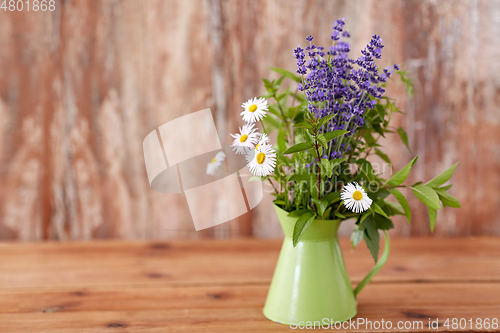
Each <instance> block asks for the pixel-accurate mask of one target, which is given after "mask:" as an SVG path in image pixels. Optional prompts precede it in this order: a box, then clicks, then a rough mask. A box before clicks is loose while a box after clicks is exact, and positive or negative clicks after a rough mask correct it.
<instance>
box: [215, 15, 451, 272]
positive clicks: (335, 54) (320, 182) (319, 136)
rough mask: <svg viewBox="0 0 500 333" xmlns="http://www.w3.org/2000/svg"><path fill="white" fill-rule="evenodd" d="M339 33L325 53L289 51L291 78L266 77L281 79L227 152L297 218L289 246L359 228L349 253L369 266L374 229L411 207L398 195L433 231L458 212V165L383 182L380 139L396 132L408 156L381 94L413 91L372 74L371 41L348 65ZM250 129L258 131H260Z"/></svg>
mask: <svg viewBox="0 0 500 333" xmlns="http://www.w3.org/2000/svg"><path fill="white" fill-rule="evenodd" d="M344 25H345V21H344V20H343V19H341V20H337V21H336V22H335V25H334V27H333V33H332V35H331V40H332V45H331V46H329V47H328V48H325V47H323V46H317V45H315V44H314V43H313V37H312V36H308V37H307V38H306V40H307V42H308V45H307V46H306V47H305V48H303V47H301V46H300V45H299V46H298V47H297V48H296V49H295V50H294V51H293V54H294V56H295V59H296V61H297V70H296V73H297V74H298V75H296V74H294V73H292V72H290V71H287V70H285V69H281V68H271V70H273V71H275V72H277V73H278V74H280V77H279V78H278V79H276V80H273V81H270V80H267V79H263V81H264V85H265V88H266V90H267V93H266V94H265V95H264V96H262V97H260V98H253V99H250V100H248V101H247V102H245V103H243V105H242V107H243V109H244V111H243V112H241V115H242V118H243V120H244V122H245V123H246V124H245V125H243V127H241V128H240V131H239V133H237V134H234V135H232V137H233V138H234V141H233V144H232V146H233V148H234V150H235V151H236V153H237V154H245V155H246V160H247V163H248V164H247V165H248V167H249V169H250V171H251V172H252V173H253V175H255V176H257V177H260V178H261V179H262V180H263V181H269V182H270V183H271V184H272V186H273V189H274V195H275V197H276V199H275V200H274V204H275V205H277V206H278V207H280V208H282V209H283V210H285V211H287V212H289V216H292V217H297V218H298V219H297V221H296V223H295V227H294V231H293V244H294V246H295V245H296V244H297V243H298V242H299V240H300V239H301V237H302V235H303V234H304V232H305V231H306V230H307V228H308V227H309V226H310V225H311V224H312V223H314V220H315V219H320V220H335V219H338V220H341V221H344V220H347V219H356V228H355V229H354V231H353V233H352V237H351V241H352V244H353V246H356V245H357V244H358V243H359V242H360V241H361V240H362V239H364V240H365V242H366V245H367V246H368V248H369V250H370V252H371V254H372V256H373V258H374V259H375V262H376V261H377V258H378V252H379V233H378V230H388V229H390V228H393V223H392V221H391V216H394V215H397V214H401V215H405V216H406V217H407V219H408V222H411V212H410V207H409V205H408V202H407V200H406V198H405V196H404V195H403V194H402V193H401V192H400V191H399V190H398V188H401V187H406V188H410V189H411V190H412V191H413V194H414V195H415V196H416V197H417V198H418V199H419V200H420V201H421V202H422V203H424V204H425V205H426V206H427V208H428V212H429V218H430V227H431V230H433V229H434V225H435V222H436V212H437V209H440V208H441V204H442V206H443V207H446V206H448V207H460V203H459V202H458V200H457V199H456V198H455V197H453V196H452V195H450V194H449V193H447V190H448V189H449V188H450V187H451V185H448V186H443V185H444V183H446V182H447V181H448V180H449V179H450V177H451V176H452V175H453V172H454V170H455V167H456V166H457V164H455V165H453V166H452V167H450V168H449V169H447V170H446V171H444V172H443V173H441V174H440V175H438V176H436V177H435V178H433V179H431V180H429V181H428V182H426V183H423V182H417V183H415V184H411V185H403V182H404V181H405V180H406V178H407V176H408V174H409V172H410V169H411V167H412V166H413V165H414V163H415V162H416V161H417V157H415V158H414V159H413V160H412V161H411V162H410V163H408V164H407V165H406V166H405V167H404V168H402V169H401V170H399V171H397V172H394V173H392V176H391V177H390V178H389V179H384V178H383V177H382V173H380V172H379V171H380V170H379V168H376V167H374V164H372V162H370V160H369V156H370V155H371V154H376V155H378V156H379V157H380V158H381V159H382V160H383V161H385V162H386V163H387V165H391V166H392V164H391V161H390V159H389V157H388V156H387V155H386V154H385V153H384V152H383V151H382V147H381V146H380V145H379V144H378V140H379V139H380V138H381V137H385V135H386V134H387V133H393V132H397V133H398V134H399V136H400V138H401V139H402V141H403V143H404V144H405V145H406V146H407V147H408V139H407V135H406V133H405V131H404V130H403V129H402V128H401V127H399V128H397V129H396V128H393V127H391V126H390V122H391V117H392V115H393V114H394V113H395V112H399V113H401V111H400V109H399V108H398V107H396V105H395V101H394V100H393V99H391V98H389V97H387V96H385V95H384V93H385V91H386V89H385V88H386V84H387V81H388V80H389V78H391V77H392V76H393V75H394V74H395V73H397V74H398V75H399V78H400V79H401V80H402V82H403V83H404V84H405V85H406V88H407V92H408V93H409V95H410V96H411V94H412V85H411V81H410V80H409V79H408V78H407V73H406V72H405V71H402V70H400V68H399V66H398V65H393V66H391V67H387V68H384V69H382V70H380V69H379V67H378V65H377V64H376V60H378V59H381V55H382V49H383V47H384V45H383V43H382V39H381V38H380V37H379V36H377V35H374V36H373V37H372V38H371V40H370V42H369V43H368V45H366V47H365V48H364V49H363V50H362V51H361V53H362V55H361V56H360V57H359V58H357V59H351V58H349V51H350V45H349V43H348V42H346V39H347V38H349V37H350V35H349V33H348V32H347V31H346V30H344ZM285 80H291V81H292V86H294V88H293V89H291V88H290V86H287V87H286V88H285V89H283V88H282V87H283V86H284V82H285ZM268 99H269V100H272V102H270V103H269V102H268V101H267V100H268ZM256 124H260V126H261V127H262V128H261V129H260V130H259V131H260V132H258V129H257V128H256ZM271 131H275V132H276V133H277V135H276V144H275V145H272V144H271V142H270V136H269V134H270V132H271ZM408 149H409V148H408ZM214 161H215V159H214ZM209 167H210V164H209ZM391 195H392V197H394V199H395V201H394V200H391V199H390V196H391Z"/></svg>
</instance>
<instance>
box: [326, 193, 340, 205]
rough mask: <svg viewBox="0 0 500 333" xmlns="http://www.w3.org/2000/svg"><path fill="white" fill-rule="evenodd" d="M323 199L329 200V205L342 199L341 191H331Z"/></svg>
mask: <svg viewBox="0 0 500 333" xmlns="http://www.w3.org/2000/svg"><path fill="white" fill-rule="evenodd" d="M323 200H325V201H326V202H327V206H328V205H331V204H332V203H334V202H337V201H339V200H340V192H330V193H328V194H327V195H325V196H324V197H323Z"/></svg>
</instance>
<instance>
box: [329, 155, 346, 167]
mask: <svg viewBox="0 0 500 333" xmlns="http://www.w3.org/2000/svg"><path fill="white" fill-rule="evenodd" d="M344 161H347V157H342V158H336V159H334V160H330V164H331V165H332V170H333V168H335V167H336V166H337V165H339V164H340V163H342V162H344Z"/></svg>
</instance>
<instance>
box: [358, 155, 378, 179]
mask: <svg viewBox="0 0 500 333" xmlns="http://www.w3.org/2000/svg"><path fill="white" fill-rule="evenodd" d="M356 164H358V165H359V171H361V172H362V173H363V174H364V175H365V176H366V179H367V180H369V181H372V180H373V179H374V178H373V177H374V175H373V167H372V164H371V163H370V162H369V161H367V160H366V159H364V158H360V159H358V160H357V161H356Z"/></svg>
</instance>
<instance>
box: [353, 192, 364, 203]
mask: <svg viewBox="0 0 500 333" xmlns="http://www.w3.org/2000/svg"><path fill="white" fill-rule="evenodd" d="M352 198H353V199H354V200H356V201H359V200H361V199H363V193H361V191H354V193H353V194H352Z"/></svg>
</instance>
